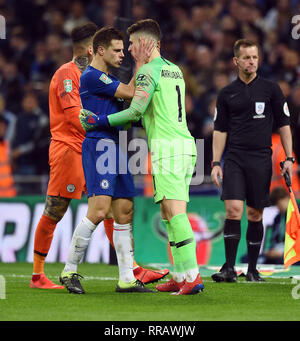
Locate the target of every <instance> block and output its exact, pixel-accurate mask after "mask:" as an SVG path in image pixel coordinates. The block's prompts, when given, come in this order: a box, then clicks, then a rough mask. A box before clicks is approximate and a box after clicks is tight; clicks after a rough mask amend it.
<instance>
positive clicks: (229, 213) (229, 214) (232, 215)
mask: <svg viewBox="0 0 300 341" xmlns="http://www.w3.org/2000/svg"><path fill="white" fill-rule="evenodd" d="M242 215H243V208H241V207H240V206H239V205H228V206H227V207H226V219H233V220H240V219H241V218H242Z"/></svg>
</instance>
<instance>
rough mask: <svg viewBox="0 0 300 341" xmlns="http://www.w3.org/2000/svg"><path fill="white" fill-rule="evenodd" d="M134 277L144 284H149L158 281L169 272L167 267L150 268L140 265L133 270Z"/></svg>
mask: <svg viewBox="0 0 300 341" xmlns="http://www.w3.org/2000/svg"><path fill="white" fill-rule="evenodd" d="M133 274H134V277H135V278H136V279H138V280H140V281H141V282H142V283H144V284H150V283H154V282H157V281H159V280H160V279H162V278H164V277H166V276H167V275H168V274H169V270H168V269H164V270H150V269H144V268H142V267H141V266H139V267H137V268H136V269H134V270H133Z"/></svg>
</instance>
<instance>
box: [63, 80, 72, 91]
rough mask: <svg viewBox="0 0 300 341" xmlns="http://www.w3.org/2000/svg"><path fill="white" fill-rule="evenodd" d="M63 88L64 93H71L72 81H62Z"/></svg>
mask: <svg viewBox="0 0 300 341" xmlns="http://www.w3.org/2000/svg"><path fill="white" fill-rule="evenodd" d="M64 88H65V91H66V92H71V91H72V79H65V80H64Z"/></svg>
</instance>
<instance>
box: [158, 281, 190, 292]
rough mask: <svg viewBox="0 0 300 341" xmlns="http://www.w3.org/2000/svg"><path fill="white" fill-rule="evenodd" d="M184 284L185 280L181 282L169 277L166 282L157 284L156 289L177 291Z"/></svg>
mask: <svg viewBox="0 0 300 341" xmlns="http://www.w3.org/2000/svg"><path fill="white" fill-rule="evenodd" d="M184 284H185V280H183V281H182V282H176V281H175V280H174V279H173V278H171V279H170V280H169V281H168V282H166V283H162V284H158V285H157V286H156V289H157V290H158V291H162V292H177V291H179V290H180V289H181V288H182V287H183V286H184Z"/></svg>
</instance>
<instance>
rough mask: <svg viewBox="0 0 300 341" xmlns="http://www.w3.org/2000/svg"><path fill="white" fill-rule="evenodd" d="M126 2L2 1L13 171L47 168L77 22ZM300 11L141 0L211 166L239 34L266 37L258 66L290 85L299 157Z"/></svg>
mask: <svg viewBox="0 0 300 341" xmlns="http://www.w3.org/2000/svg"><path fill="white" fill-rule="evenodd" d="M123 5H124V3H123ZM122 8H123V7H122V0H90V1H84V2H83V1H80V0H74V1H71V0H69V1H58V0H51V1H50V0H22V1H17V0H0V14H1V15H2V16H3V17H4V18H5V22H6V39H2V40H1V41H0V45H1V49H0V116H2V117H3V118H4V119H5V122H6V128H5V129H6V132H5V134H4V137H1V135H0V140H1V139H2V140H3V138H5V139H6V140H7V141H8V142H9V145H10V151H11V153H10V155H11V162H12V172H13V174H14V175H43V174H44V175H46V174H48V145H49V139H50V131H49V108H48V90H49V83H50V79H51V77H52V75H53V74H54V72H55V70H56V69H57V68H58V67H59V66H60V65H62V64H63V63H66V62H68V61H70V60H71V59H72V49H71V42H70V39H69V34H70V32H71V30H72V28H73V27H74V26H76V25H78V24H82V23H84V22H87V21H93V22H94V23H96V24H97V25H98V26H99V27H102V26H106V25H112V26H113V25H114V22H115V17H117V16H123V15H124V14H123V13H122ZM297 14H298V15H300V2H299V1H297V0H277V1H275V0H230V1H229V0H214V1H212V0H211V1H195V0H185V1H183V0H179V1H173V0H152V1H143V0H133V8H132V20H133V21H136V20H139V19H144V18H148V17H151V18H154V19H156V20H157V21H158V22H159V23H160V25H161V29H162V33H163V41H164V44H163V45H162V46H163V49H162V51H161V53H162V55H163V56H164V57H165V58H167V59H169V60H171V61H174V62H175V63H176V64H178V65H180V67H181V68H182V71H183V73H184V76H185V80H186V86H187V96H186V112H187V120H188V126H189V129H190V131H191V133H192V135H193V136H194V137H195V138H197V139H204V141H205V174H206V175H209V174H210V162H211V143H212V132H213V126H214V125H213V117H214V110H215V102H216V95H217V93H218V91H219V90H220V89H221V88H223V87H224V86H226V85H227V84H228V83H229V82H231V81H232V80H233V79H234V78H235V77H236V70H235V67H234V65H233V63H232V56H233V55H232V47H233V44H234V42H235V41H236V40H237V39H239V38H247V39H250V40H252V41H254V42H256V43H258V45H259V46H260V47H261V51H260V52H261V59H260V67H259V74H260V75H261V76H262V77H265V78H268V79H270V80H274V81H277V82H278V83H279V85H280V87H281V88H282V90H283V93H284V95H285V96H286V98H287V102H288V105H289V109H290V113H291V121H292V131H293V135H294V144H295V145H294V148H295V153H296V157H297V159H298V160H300V139H299V133H300V115H299V111H300V45H299V41H298V40H297V39H295V36H294V35H293V34H292V30H293V27H294V24H293V23H292V17H293V16H295V15H297ZM294 29H295V27H294ZM299 33H300V29H299ZM293 36H294V37H293ZM297 136H298V138H297Z"/></svg>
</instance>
